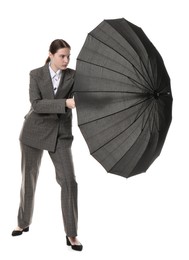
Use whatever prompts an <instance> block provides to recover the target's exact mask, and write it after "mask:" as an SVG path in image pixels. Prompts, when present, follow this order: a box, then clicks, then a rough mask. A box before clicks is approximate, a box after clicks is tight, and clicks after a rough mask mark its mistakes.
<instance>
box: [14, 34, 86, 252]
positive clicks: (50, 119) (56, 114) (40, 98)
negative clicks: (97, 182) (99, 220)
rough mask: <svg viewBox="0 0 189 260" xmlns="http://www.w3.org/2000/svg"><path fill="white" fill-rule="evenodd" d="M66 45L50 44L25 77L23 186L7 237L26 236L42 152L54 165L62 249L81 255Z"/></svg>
mask: <svg viewBox="0 0 189 260" xmlns="http://www.w3.org/2000/svg"><path fill="white" fill-rule="evenodd" d="M69 60H70V45H69V44H68V43H67V42H66V41H64V40H61V39H57V40H54V41H53V42H52V43H51V45H50V48H49V57H48V59H47V61H46V64H45V65H44V66H43V67H41V68H38V69H35V70H32V71H31V72H30V88H29V93H30V102H31V109H30V111H29V113H28V114H27V115H26V116H25V121H24V125H23V128H22V131H21V134H20V144H21V152H22V185H21V192H20V195H21V196H20V206H19V211H18V227H17V228H16V229H15V230H14V231H13V232H12V236H18V235H21V234H22V233H23V232H27V231H29V225H30V224H31V222H32V215H33V208H34V195H35V189H36V184H37V178H38V173H39V167H40V163H41V158H42V155H43V150H47V151H48V153H49V155H50V158H51V160H52V162H53V164H54V167H55V172H56V180H57V182H58V184H59V185H60V186H61V206H62V216H63V221H64V228H65V232H66V241H67V245H69V246H71V247H72V249H74V250H78V251H81V250H82V245H81V243H80V242H79V241H78V240H77V238H76V236H77V221H78V210H77V182H76V180H75V175H74V167H73V162H72V154H71V144H72V141H73V136H72V109H73V108H75V102H74V99H73V98H72V97H71V91H72V87H73V82H74V74H75V71H74V70H72V69H69V68H67V66H68V63H69Z"/></svg>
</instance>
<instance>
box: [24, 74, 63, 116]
mask: <svg viewBox="0 0 189 260" xmlns="http://www.w3.org/2000/svg"><path fill="white" fill-rule="evenodd" d="M29 95H30V102H31V106H32V108H33V110H34V112H36V113H42V114H43V113H45V114H64V113H66V111H67V107H66V99H43V98H42V95H41V92H40V89H39V86H38V83H37V80H36V79H35V77H33V75H32V74H31V73H30V87H29Z"/></svg>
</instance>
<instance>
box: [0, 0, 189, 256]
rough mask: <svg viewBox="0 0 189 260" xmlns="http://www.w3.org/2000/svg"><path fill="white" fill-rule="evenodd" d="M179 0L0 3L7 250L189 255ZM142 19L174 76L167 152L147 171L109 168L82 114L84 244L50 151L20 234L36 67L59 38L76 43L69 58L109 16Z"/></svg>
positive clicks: (183, 9) (78, 161)
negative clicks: (25, 128)
mask: <svg viewBox="0 0 189 260" xmlns="http://www.w3.org/2000/svg"><path fill="white" fill-rule="evenodd" d="M186 4H187V1H184V0H180V1H174V0H170V1H169V0H158V1H153V0H149V1H148V0H138V1H135V0H130V1H127V0H116V1H112V0H101V1H98V0H96V1H87V0H83V1H82V0H80V1H79V0H78V1H77V0H76V1H72V0H69V1H64V0H53V1H50V0H44V1H42V0H31V1H29V0H28V1H27V0H6V1H2V2H1V4H0V34H1V40H0V58H1V59H0V60H1V62H0V73H1V86H0V88H1V98H0V112H1V114H0V117H1V127H0V131H1V134H0V145H1V149H0V152H1V156H0V158H1V164H0V167H1V170H0V178H1V179H0V212H1V214H0V258H1V259H3V260H4V259H5V260H9V259H20V260H22V259H27V260H30V259H56V260H58V259H66V260H67V259H83V260H96V259H110V260H113V259H128V260H143V259H144V260H156V259H157V260H160V259H161V260H164V259H181V260H188V259H189V252H188V250H189V249H188V241H189V223H188V222H189V213H188V200H189V189H188V185H189V171H188V161H189V157H188V145H189V141H188V132H189V126H188V125H189V124H188V111H189V109H188V102H189V101H188V96H189V90H188V88H189V86H188V74H189V66H188V61H187V59H188V58H189V54H188V46H189V40H188V24H189V19H188V7H187V5H186ZM122 17H124V18H125V19H127V20H129V21H130V22H132V23H134V24H136V25H138V26H140V27H142V29H143V30H144V32H145V33H146V34H147V36H148V37H149V38H150V39H151V41H152V42H153V43H154V45H155V46H156V48H157V49H158V50H159V52H160V53H161V55H162V57H163V59H164V62H165V65H166V67H167V70H168V73H169V75H170V78H171V83H172V92H173V98H174V103H173V121H172V124H171V127H170V130H169V133H168V136H167V139H166V142H165V145H164V148H163V150H162V153H161V155H160V157H158V159H157V160H156V161H155V162H154V164H153V165H152V166H151V167H150V169H149V170H148V171H147V172H146V173H144V174H141V175H138V176H135V177H132V178H129V179H125V178H123V177H119V176H115V175H112V174H107V173H106V172H105V170H104V169H103V168H102V166H101V165H100V164H99V163H98V162H97V161H95V159H93V158H92V157H91V156H90V155H89V152H88V148H87V145H86V143H85V141H84V139H83V137H82V136H81V133H80V130H79V128H78V126H77V117H76V111H75V110H74V113H73V117H74V118H73V133H74V137H75V138H74V144H73V157H74V163H75V171H76V175H77V182H78V185H79V238H80V240H81V242H82V243H83V245H84V250H83V251H82V252H74V251H71V250H69V249H68V248H67V246H66V244H65V233H64V229H63V224H62V217H61V209H60V187H59V186H58V184H57V183H56V180H55V174H54V168H53V165H52V162H51V160H50V158H49V156H48V154H47V153H45V154H44V157H43V160H42V166H41V171H40V176H39V180H38V186H37V192H36V204H35V211H34V218H33V223H32V226H31V229H30V232H29V233H24V234H23V235H22V236H20V237H14V238H13V237H12V236H11V232H12V229H13V228H14V227H15V226H16V225H17V223H16V218H17V210H18V203H19V190H20V182H21V173H20V147H19V141H18V136H19V133H20V129H21V126H22V123H23V117H24V115H25V114H26V113H27V111H28V110H29V107H30V104H29V101H28V99H29V96H28V83H29V71H30V70H31V69H34V68H37V67H40V66H42V65H43V64H44V62H45V60H46V58H47V56H48V48H49V45H50V43H51V42H52V41H53V40H54V39H56V38H63V39H65V40H66V41H68V43H70V45H71V46H72V51H71V62H70V67H71V68H73V69H74V68H75V64H76V58H77V55H78V53H79V50H80V49H81V47H82V45H83V43H84V40H85V38H86V35H87V33H88V32H89V31H91V30H92V29H93V28H94V27H96V26H97V25H98V24H99V23H100V22H101V21H102V20H104V19H114V18H122Z"/></svg>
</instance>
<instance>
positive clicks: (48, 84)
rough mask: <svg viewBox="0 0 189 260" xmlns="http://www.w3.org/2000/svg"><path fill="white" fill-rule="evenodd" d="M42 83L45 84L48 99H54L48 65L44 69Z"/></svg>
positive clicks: (43, 86) (43, 85)
mask: <svg viewBox="0 0 189 260" xmlns="http://www.w3.org/2000/svg"><path fill="white" fill-rule="evenodd" d="M42 82H43V84H42V88H43V89H44V92H45V96H46V98H48V99H53V98H54V91H53V83H52V79H51V75H50V71H49V64H46V65H45V66H44V67H43V75H42Z"/></svg>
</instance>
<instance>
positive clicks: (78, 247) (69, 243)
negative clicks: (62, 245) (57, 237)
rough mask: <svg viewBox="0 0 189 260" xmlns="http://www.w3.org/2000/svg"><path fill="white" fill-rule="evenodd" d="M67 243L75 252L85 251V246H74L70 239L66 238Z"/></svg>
mask: <svg viewBox="0 0 189 260" xmlns="http://www.w3.org/2000/svg"><path fill="white" fill-rule="evenodd" d="M66 242H67V246H71V248H72V249H73V250H76V251H82V249H83V246H82V245H72V244H71V242H70V240H69V238H68V237H67V236H66Z"/></svg>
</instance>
